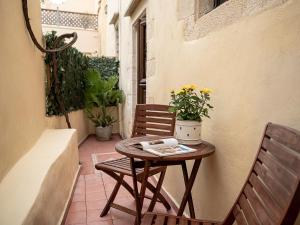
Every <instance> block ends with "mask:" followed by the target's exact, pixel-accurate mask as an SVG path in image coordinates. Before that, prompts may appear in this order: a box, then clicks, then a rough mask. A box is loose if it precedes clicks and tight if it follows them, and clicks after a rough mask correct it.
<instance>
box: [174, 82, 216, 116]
mask: <svg viewBox="0 0 300 225" xmlns="http://www.w3.org/2000/svg"><path fill="white" fill-rule="evenodd" d="M195 89H196V87H195V86H194V85H185V86H183V88H181V90H179V91H177V92H176V93H175V91H172V92H171V102H170V105H171V111H172V112H177V119H178V120H194V121H199V122H201V121H202V118H203V117H207V118H210V117H209V115H208V111H209V109H212V108H213V106H212V105H210V104H209V103H208V102H209V101H210V93H211V91H210V90H209V89H207V88H204V89H202V90H200V91H199V92H198V93H197V92H196V90H195Z"/></svg>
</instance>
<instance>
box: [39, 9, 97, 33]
mask: <svg viewBox="0 0 300 225" xmlns="http://www.w3.org/2000/svg"><path fill="white" fill-rule="evenodd" d="M42 24H47V25H56V26H66V27H78V28H83V29H94V30H97V29H98V16H97V15H96V14H87V13H75V12H66V11H60V10H51V9H42Z"/></svg>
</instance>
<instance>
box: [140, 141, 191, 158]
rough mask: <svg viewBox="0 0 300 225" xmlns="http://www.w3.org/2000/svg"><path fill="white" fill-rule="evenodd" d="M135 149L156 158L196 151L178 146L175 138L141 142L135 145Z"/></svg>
mask: <svg viewBox="0 0 300 225" xmlns="http://www.w3.org/2000/svg"><path fill="white" fill-rule="evenodd" d="M135 147H137V148H139V149H142V150H144V151H147V152H150V153H152V154H155V155H158V156H169V155H177V154H184V153H190V152H194V151H196V149H193V148H190V147H188V146H185V145H181V144H179V142H178V141H177V140H176V139H175V138H166V139H158V140H153V141H142V142H140V143H138V144H136V145H135Z"/></svg>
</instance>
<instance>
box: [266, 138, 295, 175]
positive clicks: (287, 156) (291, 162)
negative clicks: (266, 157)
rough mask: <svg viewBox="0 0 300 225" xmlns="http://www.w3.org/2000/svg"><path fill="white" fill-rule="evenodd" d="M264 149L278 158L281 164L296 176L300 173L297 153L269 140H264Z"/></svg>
mask: <svg viewBox="0 0 300 225" xmlns="http://www.w3.org/2000/svg"><path fill="white" fill-rule="evenodd" d="M262 147H263V148H264V149H266V150H267V151H268V152H270V154H272V155H273V156H274V157H276V158H277V159H278V160H279V161H280V163H282V164H283V165H284V166H286V167H287V168H289V170H291V171H292V172H294V173H295V174H299V173H300V157H299V155H298V156H297V153H296V152H294V151H292V150H290V149H287V148H286V147H285V146H283V145H281V144H279V143H278V142H276V141H275V140H271V139H269V138H264V140H263V143H262Z"/></svg>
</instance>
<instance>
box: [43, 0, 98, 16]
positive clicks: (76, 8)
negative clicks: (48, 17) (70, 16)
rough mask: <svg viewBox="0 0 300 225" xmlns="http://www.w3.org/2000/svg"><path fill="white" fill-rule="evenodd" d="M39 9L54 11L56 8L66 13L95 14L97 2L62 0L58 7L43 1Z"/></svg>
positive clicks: (49, 1)
mask: <svg viewBox="0 0 300 225" xmlns="http://www.w3.org/2000/svg"><path fill="white" fill-rule="evenodd" d="M41 7H42V8H43V9H53V10H56V9H57V8H58V9H59V10H62V11H68V12H81V13H91V14H97V10H98V0H64V1H63V3H62V4H60V5H57V4H54V3H53V2H51V0H44V3H41Z"/></svg>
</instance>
